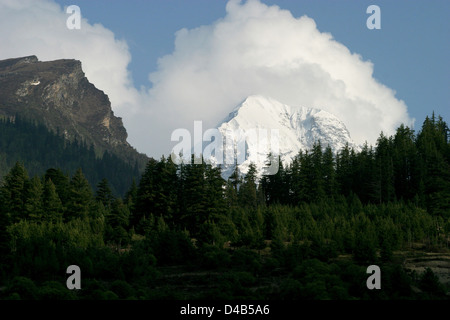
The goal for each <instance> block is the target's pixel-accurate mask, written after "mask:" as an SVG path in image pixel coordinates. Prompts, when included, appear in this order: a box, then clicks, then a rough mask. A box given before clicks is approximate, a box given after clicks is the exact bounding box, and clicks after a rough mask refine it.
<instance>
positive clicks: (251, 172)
mask: <svg viewBox="0 0 450 320" xmlns="http://www.w3.org/2000/svg"><path fill="white" fill-rule="evenodd" d="M256 174H257V170H256V166H255V164H254V163H251V164H250V165H249V167H248V171H247V174H246V175H245V176H244V180H243V183H242V185H241V187H240V189H239V204H240V205H241V206H242V207H247V208H250V209H256V207H257V205H258V198H257V184H256V182H257V181H256V179H257V176H256Z"/></svg>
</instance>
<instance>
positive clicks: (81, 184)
mask: <svg viewBox="0 0 450 320" xmlns="http://www.w3.org/2000/svg"><path fill="white" fill-rule="evenodd" d="M68 197H69V199H68V204H67V212H66V217H65V218H66V220H71V219H76V218H82V219H84V218H87V217H88V215H89V210H90V207H91V205H92V200H93V194H92V190H91V186H90V185H89V182H88V181H87V179H86V178H85V176H84V174H83V172H82V170H81V169H78V170H77V171H76V172H75V174H74V175H73V176H72V179H71V180H70V184H69V195H68Z"/></svg>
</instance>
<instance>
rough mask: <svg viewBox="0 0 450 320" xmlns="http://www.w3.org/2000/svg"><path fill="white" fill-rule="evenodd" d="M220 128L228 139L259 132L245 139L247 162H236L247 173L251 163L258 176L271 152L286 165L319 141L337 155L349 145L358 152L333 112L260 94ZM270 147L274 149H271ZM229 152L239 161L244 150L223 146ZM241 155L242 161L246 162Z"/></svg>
mask: <svg viewBox="0 0 450 320" xmlns="http://www.w3.org/2000/svg"><path fill="white" fill-rule="evenodd" d="M218 129H219V131H220V132H221V134H222V135H223V136H224V137H229V136H230V133H234V134H235V136H234V137H236V133H237V132H241V133H242V132H245V133H246V134H247V133H248V132H253V133H255V132H256V133H258V136H257V138H256V139H251V138H250V139H249V138H248V136H247V137H246V140H245V161H243V162H239V161H238V162H237V163H238V165H239V170H240V172H241V173H244V174H245V173H246V172H247V170H248V166H249V164H250V163H251V162H253V163H255V165H256V167H257V169H258V173H259V174H261V172H262V171H263V168H264V167H265V166H267V161H266V160H267V156H268V154H269V152H272V153H274V154H277V153H278V154H279V155H280V156H281V160H282V162H283V164H284V165H286V164H289V163H290V162H291V161H292V159H293V158H294V157H295V156H296V155H297V154H298V153H299V151H300V150H303V151H306V150H310V149H312V147H313V146H314V144H315V143H318V142H319V141H320V143H321V145H322V147H323V148H326V147H327V146H330V147H331V149H332V150H333V152H334V153H335V152H337V151H339V150H340V149H342V148H343V147H345V145H346V144H348V145H349V147H350V148H351V147H354V148H355V149H358V147H357V145H356V144H355V143H354V142H353V140H352V139H351V137H350V133H349V131H348V130H347V128H346V127H345V125H344V123H343V122H342V121H340V120H339V119H338V118H336V117H335V116H334V115H332V114H331V113H329V112H326V111H323V110H320V109H314V108H306V107H293V106H289V105H286V104H283V103H281V102H279V101H277V100H274V99H272V98H268V97H264V96H261V95H253V96H249V97H248V98H247V99H245V101H244V102H242V103H241V104H240V105H239V106H237V107H236V108H235V109H234V111H233V112H231V113H230V114H229V116H228V117H227V118H226V119H225V120H224V121H223V122H222V123H221V124H220V125H219V126H218ZM275 133H276V135H275ZM271 138H273V139H275V140H271ZM271 144H273V147H274V148H272V149H271V147H270V146H271ZM230 148H231V149H230ZM277 151H278V152H277ZM227 152H228V153H230V152H231V153H233V154H234V155H236V156H237V158H238V159H239V155H240V153H242V148H241V149H239V148H236V144H231V143H227V144H225V143H224V153H227ZM242 156H243V155H241V157H240V159H243V158H242ZM212 162H214V160H212ZM233 169H234V165H225V166H224V167H223V176H224V177H225V178H227V177H229V175H230V174H231V173H232V172H233Z"/></svg>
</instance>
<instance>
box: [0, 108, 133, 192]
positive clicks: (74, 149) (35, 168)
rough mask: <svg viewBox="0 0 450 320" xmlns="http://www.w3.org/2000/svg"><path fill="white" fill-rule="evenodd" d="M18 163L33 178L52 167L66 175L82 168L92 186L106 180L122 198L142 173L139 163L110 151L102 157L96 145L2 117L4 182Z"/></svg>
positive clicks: (0, 140) (0, 173) (0, 169)
mask: <svg viewBox="0 0 450 320" xmlns="http://www.w3.org/2000/svg"><path fill="white" fill-rule="evenodd" d="M17 161H19V162H21V163H22V164H24V165H25V166H26V168H27V172H28V174H29V175H30V177H33V176H35V175H41V174H44V173H45V171H46V170H47V169H48V168H58V169H60V170H61V171H62V172H64V174H66V175H70V174H73V173H75V171H76V170H77V169H78V168H81V169H82V170H83V174H84V175H85V176H86V178H87V179H88V181H89V183H90V184H91V186H92V187H95V186H96V185H97V183H98V182H99V181H101V179H103V178H106V179H108V182H109V184H110V187H111V189H112V191H113V193H114V194H115V195H120V196H122V195H123V194H125V192H126V191H127V190H128V189H129V188H130V186H131V183H132V181H133V179H135V180H138V179H139V176H140V174H141V173H140V172H139V170H138V169H137V168H138V165H137V164H135V163H133V164H129V163H126V162H125V161H124V160H122V159H119V158H118V157H117V156H115V155H114V154H111V153H109V152H108V151H105V152H102V154H98V152H96V151H95V150H94V148H93V146H92V145H89V146H88V145H86V143H84V142H83V141H78V140H77V139H74V140H73V141H69V140H67V139H65V138H64V137H62V136H61V134H60V133H59V132H51V131H49V130H48V129H47V127H46V126H44V125H42V124H38V123H33V122H30V121H29V120H26V119H24V118H22V117H20V116H18V115H16V116H15V117H12V118H9V117H6V118H1V117H0V179H1V177H3V176H4V175H5V174H7V173H8V171H9V170H10V169H11V168H12V167H13V166H14V164H15V163H16V162H17Z"/></svg>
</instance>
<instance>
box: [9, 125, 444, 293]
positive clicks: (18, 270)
mask: <svg viewBox="0 0 450 320" xmlns="http://www.w3.org/2000/svg"><path fill="white" fill-rule="evenodd" d="M3 125H4V126H3V127H2V126H1V125H0V129H1V130H3V132H5V134H6V133H7V129H5V128H7V127H8V126H9V127H8V128H9V129H8V130H10V129H11V128H15V127H14V125H15V124H14V125H13V124H11V123H7V122H3ZM19 125H22V126H26V125H27V124H25V123H21V122H19ZM37 128H38V129H39V127H37ZM38 129H36V130H38ZM30 130H33V129H32V128H30ZM39 130H40V129H39ZM21 139H25V138H24V137H22V138H21ZM25 140H26V139H25ZM25 140H24V141H25ZM55 141H57V139H56V138H55ZM2 143H4V141H3V142H2ZM55 143H56V142H55ZM67 145H68V147H67V149H65V148H66V147H64V146H60V147H59V149H58V150H60V151H61V152H63V151H62V150H66V151H70V150H71V151H70V152H75V151H74V150H78V151H79V152H80V155H82V156H83V157H84V159H85V160H86V159H88V160H89V159H91V160H93V159H94V158H90V157H91V156H92V154H91V153H93V151H92V150H89V149H83V148H81V147H80V146H79V145H78V144H76V145H77V146H78V147H77V148H78V149H71V148H72V147H71V144H70V143H68V144H67ZM82 150H84V151H82ZM85 151H86V153H84V152H85ZM31 153H32V154H34V151H33V152H31ZM13 154H14V153H13ZM37 155H38V153H36V154H35V156H37ZM71 156H74V153H72V155H71ZM108 157H110V156H109V155H106V154H105V156H104V157H103V160H101V161H106V160H105V159H108ZM1 159H3V160H1V161H2V162H0V165H4V164H5V162H4V159H5V158H1ZM111 159H112V158H110V159H109V160H108V161H110V160H111ZM195 160H200V159H194V158H192V163H190V164H180V165H176V164H174V163H172V161H171V159H170V158H165V157H162V158H161V159H160V160H154V159H150V160H149V161H148V163H147V166H146V168H145V172H144V173H143V175H142V177H141V178H140V179H133V178H136V177H134V176H133V175H129V176H128V178H130V181H131V182H130V184H128V185H127V186H126V188H125V185H126V183H125V184H124V185H123V187H124V188H125V189H124V191H127V192H126V193H125V192H124V193H123V194H124V196H123V197H121V196H120V195H119V194H118V193H117V192H116V191H117V186H118V185H121V184H120V183H119V184H116V182H111V180H110V179H108V178H107V176H108V175H107V174H106V173H107V170H106V171H101V170H100V169H98V167H96V164H95V163H97V164H98V163H99V162H96V161H100V160H93V161H92V162H91V164H90V165H86V166H79V167H77V168H72V167H70V168H69V170H66V168H64V167H62V166H61V167H60V168H63V169H57V168H58V167H59V166H53V165H52V167H51V168H50V169H48V170H47V171H44V170H41V169H40V168H38V167H39V166H37V165H36V164H34V165H33V164H30V162H25V161H24V163H26V165H24V164H23V163H21V162H15V164H13V165H11V169H10V170H9V172H6V171H5V175H4V178H3V180H2V182H1V185H0V253H1V256H0V258H1V260H0V288H4V289H2V290H0V297H1V298H4V299H66V300H67V299H108V300H115V299H167V298H170V299H186V298H189V299H190V298H199V299H236V298H240V299H287V300H298V299H336V300H341V299H416V298H420V299H440V298H445V297H446V296H445V291H446V290H447V288H445V287H444V286H442V285H441V284H440V282H439V279H438V278H437V276H436V275H435V274H434V273H433V272H432V271H431V270H426V272H425V273H424V274H423V275H420V276H416V275H414V274H411V273H406V272H405V270H404V269H403V267H402V262H403V260H402V259H403V256H402V255H399V254H398V252H399V251H401V252H409V251H411V250H412V248H416V247H419V246H421V247H422V248H423V249H422V250H430V249H433V250H441V251H445V250H447V248H448V238H449V235H450V219H449V212H450V211H449V210H450V206H449V201H450V200H449V199H450V182H449V181H450V179H449V177H450V166H449V160H450V147H449V138H448V128H447V125H446V124H445V122H443V120H442V119H440V118H439V119H436V118H435V117H434V116H433V117H432V118H431V119H428V118H427V119H426V120H425V122H424V125H423V127H422V130H421V131H420V132H419V133H418V134H417V135H414V132H413V131H412V130H411V129H409V128H407V127H405V126H401V127H399V129H398V130H397V132H396V134H395V136H393V137H386V136H384V135H383V134H381V135H380V137H379V139H378V141H377V145H376V146H375V147H371V146H370V147H369V146H368V145H365V146H364V147H363V149H362V150H361V151H360V152H356V151H355V150H352V149H350V148H349V147H348V146H346V147H344V148H343V149H342V150H340V151H339V152H338V153H337V154H336V155H333V153H332V151H331V148H329V147H327V148H325V149H324V148H322V146H321V145H320V143H317V144H316V145H315V146H314V147H313V149H312V150H304V151H301V152H300V153H299V154H298V155H297V157H295V159H294V160H293V162H292V163H291V164H290V165H289V166H283V164H282V163H281V161H279V162H278V165H279V171H278V172H277V174H275V175H271V176H263V178H262V179H261V180H260V181H257V172H256V169H255V166H254V165H250V167H249V171H248V172H247V174H246V175H241V176H240V175H239V174H238V171H235V173H234V174H233V175H232V176H231V177H230V178H229V179H228V181H225V180H224V179H223V178H222V177H221V171H220V168H214V167H212V166H211V165H209V164H206V163H204V162H203V161H201V164H197V163H195V162H196V161H195ZM8 161H9V160H8ZM86 161H87V160H86ZM89 161H90V160H89ZM69 163H70V161H69ZM105 163H106V162H105ZM28 164H30V165H29V166H30V169H29V168H28ZM2 168H4V167H2ZM111 168H113V167H111ZM114 168H115V170H116V171H117V167H114ZM38 169H39V170H41V171H40V172H41V173H39V174H36V172H38V171H39V170H38ZM28 170H29V171H28ZM90 170H94V171H93V172H96V174H97V173H101V174H99V175H98V176H96V178H95V179H92V176H90V173H89V172H91V171H90ZM30 172H33V174H30ZM66 172H71V174H68V173H66ZM117 172H118V171H117ZM127 172H129V171H127V170H125V173H127ZM88 176H90V178H88ZM100 177H101V178H100ZM137 178H139V177H137ZM114 179H115V178H114ZM92 181H95V184H92ZM115 181H117V180H115ZM121 181H122V182H123V181H125V180H121ZM135 181H138V183H136V182H135ZM93 185H94V186H95V189H93V187H92V186H93ZM94 190H95V192H94ZM72 264H76V265H78V266H80V268H81V270H82V288H83V290H81V291H68V290H67V289H66V288H65V286H64V283H65V280H66V276H67V275H66V274H65V270H66V268H67V266H69V265H72ZM371 264H377V265H379V266H380V267H381V270H382V288H383V289H382V290H381V291H379V290H368V289H367V287H366V285H365V283H366V282H365V281H366V280H367V277H368V275H367V273H366V268H367V266H368V265H371ZM413 288H418V289H419V290H416V289H414V290H413Z"/></svg>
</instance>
